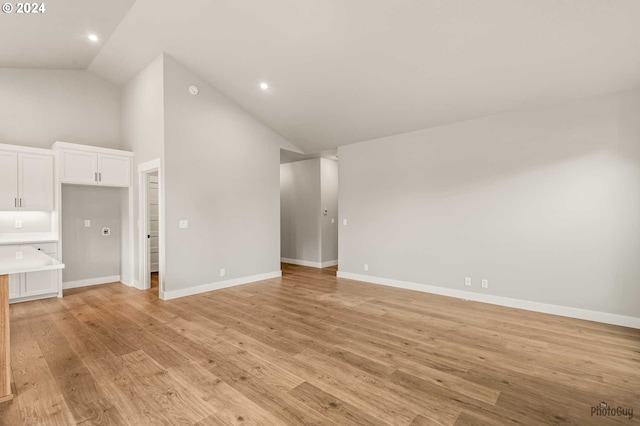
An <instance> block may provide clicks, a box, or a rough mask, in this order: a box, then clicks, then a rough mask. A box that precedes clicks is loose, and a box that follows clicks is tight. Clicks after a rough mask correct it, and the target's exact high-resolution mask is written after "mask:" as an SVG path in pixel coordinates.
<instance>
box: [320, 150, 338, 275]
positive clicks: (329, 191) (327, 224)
mask: <svg viewBox="0 0 640 426" xmlns="http://www.w3.org/2000/svg"><path fill="white" fill-rule="evenodd" d="M320 179H321V192H322V200H321V207H322V212H323V213H322V216H321V218H320V223H321V228H322V262H323V263H326V262H332V261H336V260H338V162H337V161H334V160H330V159H327V158H321V159H320ZM325 209H327V210H328V212H327V215H326V216H324V210H325ZM331 219H334V223H331Z"/></svg>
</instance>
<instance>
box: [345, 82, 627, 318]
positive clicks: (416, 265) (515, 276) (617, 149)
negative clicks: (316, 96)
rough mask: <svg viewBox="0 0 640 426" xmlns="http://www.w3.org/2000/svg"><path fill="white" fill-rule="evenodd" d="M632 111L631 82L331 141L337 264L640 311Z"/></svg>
mask: <svg viewBox="0 0 640 426" xmlns="http://www.w3.org/2000/svg"><path fill="white" fill-rule="evenodd" d="M638 117H640V91H638V90H635V91H629V92H622V93H617V94H613V95H608V96H601V97H597V98H591V99H585V100H581V101H576V102H572V103H567V104H563V105H557V106H554V107H549V108H541V109H535V110H527V111H521V112H513V113H508V114H501V115H496V116H492V117H486V118H482V119H477V120H472V121H467V122H462V123H456V124H451V125H447V126H441V127H437V128H431V129H427V130H423V131H419V132H413V133H407V134H402V135H397V136H392V137H387V138H383V139H378V140H373V141H368V142H364V143H358V144H354V145H347V146H343V147H340V148H339V151H338V153H339V158H340V160H339V169H340V197H339V200H340V215H341V217H342V218H346V219H348V226H342V225H341V230H340V253H339V257H340V259H339V260H340V272H341V273H342V272H345V273H351V274H366V275H368V276H371V277H378V278H383V279H392V280H398V281H403V282H408V283H416V284H417V285H416V287H418V286H419V285H421V284H428V285H432V286H439V287H445V288H451V289H460V290H468V291H472V292H478V293H483V294H488V295H495V296H503V297H507V298H513V299H520V300H525V301H533V302H541V303H545V304H551V305H559V306H565V307H573V308H581V309H586V310H591V311H598V312H604V313H610V314H617V315H624V316H629V317H635V318H638V317H640V305H639V304H638V300H640V286H639V285H638V283H639V282H640V266H639V265H640V263H639V262H638V259H640V220H639V218H640V120H638ZM365 263H366V264H368V265H369V271H368V272H366V273H365V272H363V264H365ZM465 276H468V277H472V286H471V287H465V286H464V277H465ZM481 279H488V280H489V288H488V289H482V288H480V280H481Z"/></svg>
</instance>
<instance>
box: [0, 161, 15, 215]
mask: <svg viewBox="0 0 640 426" xmlns="http://www.w3.org/2000/svg"><path fill="white" fill-rule="evenodd" d="M17 209H18V153H16V152H8V151H0V210H17Z"/></svg>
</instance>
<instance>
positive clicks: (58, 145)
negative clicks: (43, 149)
mask: <svg viewBox="0 0 640 426" xmlns="http://www.w3.org/2000/svg"><path fill="white" fill-rule="evenodd" d="M51 149H52V150H53V151H57V150H59V149H68V150H72V151H89V152H96V153H98V154H114V155H119V156H126V157H133V155H134V154H133V152H131V151H122V150H120V149H112V148H103V147H99V146H91V145H80V144H76V143H69V142H61V141H57V142H54V144H53V145H51Z"/></svg>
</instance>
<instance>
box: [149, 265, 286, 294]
mask: <svg viewBox="0 0 640 426" xmlns="http://www.w3.org/2000/svg"><path fill="white" fill-rule="evenodd" d="M281 276H282V271H274V272H267V273H266V274H259V275H251V276H248V277H242V278H234V279H231V280H226V281H218V282H216V283H210V284H202V285H199V286H195V287H189V288H184V289H180V290H171V291H161V292H160V299H162V300H171V299H177V298H178V297H185V296H192V295H194V294H200V293H206V292H208V291H213V290H220V289H222V288H227V287H233V286H237V285H242V284H248V283H252V282H256V281H264V280H270V279H272V278H279V277H281Z"/></svg>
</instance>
